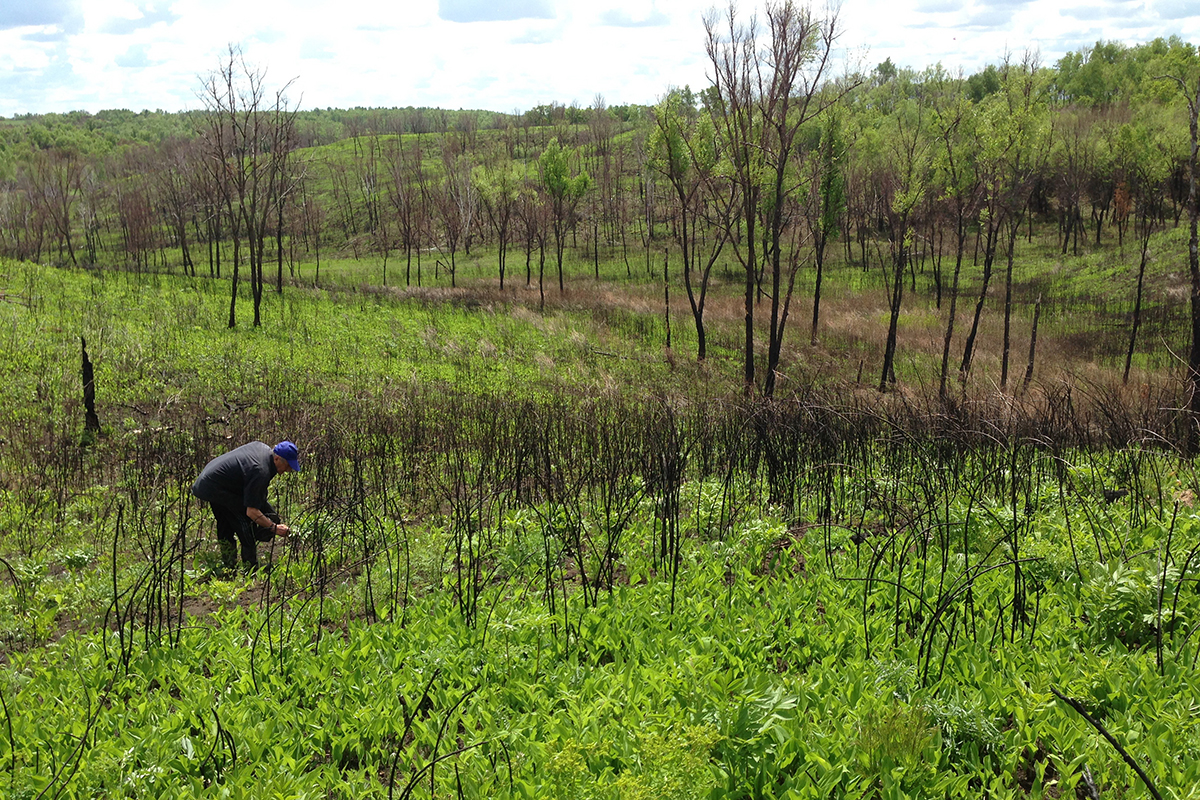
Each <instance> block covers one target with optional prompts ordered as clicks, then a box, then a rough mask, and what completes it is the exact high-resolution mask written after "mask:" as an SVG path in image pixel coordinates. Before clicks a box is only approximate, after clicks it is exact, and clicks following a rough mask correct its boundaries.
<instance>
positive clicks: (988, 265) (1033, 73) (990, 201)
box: [959, 56, 1048, 385]
mask: <svg viewBox="0 0 1200 800" xmlns="http://www.w3.org/2000/svg"><path fill="white" fill-rule="evenodd" d="M1000 78H1001V90H1000V91H999V92H997V93H996V94H993V95H989V96H988V98H986V100H985V101H984V102H983V103H981V104H980V120H979V121H980V124H979V127H978V131H979V154H978V158H977V159H976V163H975V167H976V169H977V171H978V179H979V182H980V185H981V188H982V191H983V198H984V200H983V203H982V205H981V207H980V211H979V225H980V228H981V229H982V233H983V235H984V246H983V275H982V279H981V281H980V289H979V299H978V301H977V302H976V304H975V314H974V317H973V319H972V322H971V330H970V332H969V333H968V334H967V338H966V342H965V343H964V346H963V358H962V362H961V364H960V365H959V376H960V379H961V380H963V381H965V380H966V379H967V376H968V375H969V373H970V370H971V363H972V358H973V356H974V352H975V339H976V337H977V335H978V332H979V321H980V318H981V316H982V314H983V307H984V302H985V300H986V299H987V293H988V288H989V285H990V283H991V279H992V272H993V269H994V266H995V259H996V253H997V249H998V247H999V245H1000V243H1001V236H1002V235H1004V236H1005V239H1006V243H1007V245H1008V247H1007V255H1008V266H1007V270H1006V280H1005V300H1004V305H1005V314H1004V319H1005V326H1004V328H1005V333H1004V357H1003V366H1002V368H1001V372H1002V375H1001V384H1002V385H1003V383H1004V379H1005V378H1006V377H1007V366H1008V344H1009V325H1010V321H1011V310H1012V263H1013V258H1014V252H1015V246H1016V238H1017V230H1018V226H1019V224H1020V221H1021V215H1022V214H1023V213H1024V210H1025V208H1026V206H1027V204H1028V201H1029V182H1030V180H1031V178H1032V176H1033V174H1034V166H1035V164H1036V161H1037V159H1039V158H1041V157H1043V154H1044V151H1045V137H1046V134H1047V132H1048V116H1047V108H1046V96H1045V91H1044V86H1045V78H1044V77H1043V76H1042V75H1040V74H1039V72H1038V70H1037V68H1036V64H1035V63H1034V61H1033V59H1032V58H1031V57H1029V56H1026V58H1025V59H1024V60H1023V61H1022V62H1021V63H1019V64H1017V63H1013V62H1007V63H1005V65H1004V66H1003V68H1002V69H1001V72H1000Z"/></svg>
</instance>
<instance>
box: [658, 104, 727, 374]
mask: <svg viewBox="0 0 1200 800" xmlns="http://www.w3.org/2000/svg"><path fill="white" fill-rule="evenodd" d="M690 94H691V93H690V92H687V93H686V94H685V93H683V92H681V91H678V90H677V91H672V92H670V93H669V94H668V95H667V96H666V97H665V98H663V100H662V102H661V103H659V104H658V107H657V108H656V109H655V111H654V130H653V132H652V133H651V134H650V137H649V140H648V142H647V145H646V146H647V148H648V149H649V151H650V164H651V166H652V167H653V168H654V169H655V170H656V171H658V172H659V173H660V174H662V175H663V177H665V178H666V179H667V182H668V183H669V184H670V185H671V189H672V192H673V195H674V200H675V212H676V214H677V217H678V220H679V224H678V225H677V226H676V227H675V230H676V241H677V243H678V244H679V250H680V255H681V256H682V262H683V284H684V288H685V290H686V291H687V296H688V303H689V305H690V307H691V311H692V321H693V322H694V323H695V326H696V359H697V360H698V361H703V360H704V359H705V357H706V355H707V348H706V341H707V339H706V336H705V328H704V303H705V300H706V298H707V295H708V286H709V277H710V275H711V274H712V268H713V265H714V264H715V263H716V261H717V258H718V257H719V256H720V254H721V251H722V250H723V249H724V246H725V243H726V241H727V239H728V235H729V225H728V224H727V223H728V217H729V212H730V209H731V206H732V197H731V195H730V193H729V189H730V188H731V187H732V184H731V183H730V182H729V181H726V180H723V179H722V178H721V176H720V175H719V174H718V173H717V157H718V144H717V141H716V130H715V129H714V128H713V124H712V118H711V117H709V116H708V115H699V114H697V113H696V109H695V106H694V104H693V100H692V98H691V96H690ZM706 218H715V220H716V222H717V224H716V225H712V227H713V229H714V236H713V237H712V238H710V239H708V240H707V241H706V242H705V245H704V251H705V252H704V253H703V255H701V254H700V252H699V249H700V246H701V244H700V237H699V236H698V235H697V228H698V227H699V226H700V225H702V224H703V223H704V222H705V221H706ZM710 223H711V219H710ZM694 273H695V274H696V275H697V276H698V277H697V278H695V279H694V278H693V274H694Z"/></svg>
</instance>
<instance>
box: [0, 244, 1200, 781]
mask: <svg viewBox="0 0 1200 800" xmlns="http://www.w3.org/2000/svg"><path fill="white" fill-rule="evenodd" d="M490 257H491V254H490V253H486V252H485V253H481V254H477V256H476V258H478V259H479V260H480V261H481V262H483V263H486V262H485V261H484V259H487V258H490ZM1030 258H1031V259H1033V258H1034V256H1033V255H1031V256H1030ZM470 263H471V262H467V264H468V265H469V264H470ZM1073 263H1074V262H1073ZM587 267H588V265H587V264H586V263H576V264H575V266H574V269H576V270H577V271H578V274H577V275H576V279H575V282H574V283H573V284H572V289H571V290H569V291H568V292H566V293H563V294H560V293H559V292H558V289H557V287H555V288H554V289H553V291H548V292H547V301H546V302H545V303H544V304H543V303H541V302H539V298H538V293H537V291H536V289H526V288H525V286H524V285H523V276H522V279H521V280H520V281H519V282H517V283H516V288H506V290H504V291H503V292H502V291H500V290H499V289H498V287H497V286H495V285H492V283H491V282H490V281H487V280H483V279H479V280H476V281H475V282H474V283H473V284H471V285H468V286H467V287H465V288H460V289H457V290H451V289H449V288H448V286H447V285H446V282H445V281H442V282H441V284H434V285H428V286H425V287H422V288H420V289H417V288H415V287H412V288H400V287H395V286H392V287H383V286H382V285H380V281H379V280H378V279H376V278H375V277H374V269H375V267H374V266H370V265H368V264H362V263H360V264H359V265H358V267H357V268H356V267H355V265H354V262H353V260H352V259H351V260H347V261H346V262H345V264H344V265H343V267H342V269H343V270H344V272H343V273H342V274H343V276H344V277H343V278H342V279H339V280H335V279H334V277H335V276H336V275H337V274H338V272H337V269H336V265H335V266H331V267H330V268H329V269H330V272H329V273H327V274H328V278H329V280H328V282H327V283H325V284H323V285H320V286H313V285H312V282H311V281H310V280H306V279H305V275H304V274H302V275H300V276H299V277H297V278H296V279H295V281H294V282H293V281H290V280H289V281H288V282H287V283H286V284H285V286H284V289H283V292H282V294H275V293H274V291H273V290H271V289H270V287H268V293H267V294H266V296H265V298H264V301H263V317H262V325H261V326H259V327H253V326H251V325H249V324H248V321H245V320H242V321H241V324H239V325H238V326H237V327H235V328H229V327H227V324H226V317H227V314H228V304H229V297H228V282H227V281H214V280H211V279H208V278H192V277H187V276H182V275H172V274H161V273H140V274H139V273H134V272H122V271H100V270H85V269H62V268H51V267H43V266H36V265H33V264H29V263H21V262H15V261H4V262H2V263H0V285H2V286H3V287H4V302H0V339H2V341H3V350H4V352H5V354H6V356H5V358H3V359H0V430H2V431H3V434H2V438H3V441H2V443H0V537H2V539H0V643H2V644H0V648H2V652H3V661H4V664H3V670H2V672H0V675H2V682H0V700H2V701H3V702H2V704H0V713H2V714H3V719H2V720H0V785H3V787H4V789H5V790H6V791H7V792H8V794H9V796H11V797H15V798H37V797H60V798H85V797H88V798H90V797H165V796H170V797H231V798H241V797H245V798H271V797H279V798H300V797H313V798H315V797H345V798H351V797H353V798H366V797H379V798H383V797H388V798H394V797H413V798H417V797H420V798H426V797H434V796H439V797H478V798H483V797H488V798H494V797H499V798H508V797H512V798H516V797H524V798H534V797H536V798H668V797H669V798H767V797H771V798H810V797H811V798H818V797H819V798H825V797H855V798H859V797H861V798H902V797H913V798H917V797H964V798H967V797H1016V798H1023V797H1066V796H1072V795H1074V796H1080V797H1092V796H1100V797H1106V798H1107V797H1176V798H1184V797H1191V796H1194V795H1195V794H1196V793H1197V792H1198V791H1200V728H1198V727H1197V726H1196V724H1195V719H1196V716H1197V713H1198V711H1200V709H1198V708H1197V700H1196V698H1197V697H1198V696H1200V685H1198V681H1197V677H1196V676H1197V672H1196V668H1195V665H1196V660H1197V658H1198V657H1200V649H1198V646H1200V643H1198V642H1197V640H1196V637H1195V635H1194V634H1195V631H1196V629H1197V626H1198V623H1200V595H1198V594H1197V590H1196V570H1197V563H1196V562H1197V558H1198V553H1200V515H1198V514H1197V510H1196V507H1195V498H1196V492H1197V491H1198V487H1197V486H1196V479H1195V474H1194V472H1193V469H1192V465H1191V462H1190V461H1189V460H1187V459H1185V458H1182V457H1180V456H1179V455H1177V454H1176V453H1175V451H1174V450H1173V449H1172V448H1170V447H1164V446H1163V442H1162V439H1161V437H1156V436H1154V435H1152V433H1153V430H1152V428H1153V426H1154V425H1159V423H1160V421H1161V420H1159V418H1157V417H1154V416H1153V412H1152V410H1147V408H1148V407H1154V406H1155V403H1156V402H1157V400H1158V399H1159V398H1156V397H1155V396H1153V391H1156V390H1154V389H1152V387H1153V385H1154V384H1153V383H1152V382H1149V381H1147V382H1145V383H1144V384H1143V385H1142V388H1141V391H1142V392H1143V394H1149V395H1150V396H1149V397H1147V399H1146V404H1145V405H1139V404H1138V403H1137V402H1136V401H1135V400H1129V399H1128V398H1126V397H1125V396H1123V395H1121V394H1120V392H1119V391H1118V390H1117V389H1115V388H1112V389H1109V388H1107V384H1102V383H1099V382H1093V383H1089V382H1088V380H1086V379H1084V378H1079V379H1078V382H1077V383H1075V384H1068V383H1066V380H1067V379H1066V378H1062V379H1058V378H1056V379H1054V380H1051V379H1047V380H1045V382H1044V383H1043V382H1041V381H1039V383H1038V384H1037V385H1035V387H1034V388H1033V389H1032V390H1031V391H1030V392H1029V393H1028V395H1025V396H1023V397H1022V398H1020V399H1016V398H1013V397H1008V398H1007V399H1006V398H1005V397H1004V396H1000V395H992V394H989V393H987V392H984V391H978V392H976V391H972V392H971V393H969V394H968V393H966V392H964V394H963V395H961V396H960V397H959V398H958V401H957V403H956V404H946V403H939V402H937V400H936V398H935V397H933V396H932V395H922V394H921V393H920V391H919V390H918V389H914V390H912V391H909V392H907V393H906V392H899V391H898V392H892V393H889V394H883V395H881V394H879V393H878V392H876V391H875V390H874V388H872V384H873V382H874V378H873V376H872V377H868V378H866V379H865V383H866V385H865V386H864V385H863V384H862V383H856V381H855V373H856V372H859V371H861V367H859V366H858V363H857V362H858V360H859V359H873V358H877V352H876V351H875V350H873V349H871V348H868V347H866V346H865V345H862V344H861V343H859V344H856V340H855V339H854V337H853V336H851V335H850V334H849V333H847V334H845V335H844V336H839V335H834V334H832V333H831V335H830V337H829V339H830V341H829V342H827V343H825V344H823V345H822V347H821V348H820V349H819V350H818V349H811V350H806V349H805V347H804V346H802V345H799V344H798V345H797V346H796V347H795V349H794V353H793V354H792V355H790V356H789V357H788V359H787V360H785V362H784V363H785V368H786V369H787V370H788V371H789V374H790V375H792V376H804V378H805V379H804V380H803V381H801V380H799V379H798V378H796V377H794V378H793V379H792V380H791V381H790V382H788V383H787V384H785V389H786V391H781V392H780V396H777V397H776V398H773V399H764V398H760V397H755V396H746V395H744V394H743V393H742V391H741V385H740V380H739V378H740V375H739V365H738V358H739V353H738V350H737V347H738V325H739V324H740V323H741V320H739V319H738V318H737V316H736V315H734V314H729V315H728V318H727V319H722V318H721V317H719V316H714V322H713V329H714V333H713V334H712V337H713V340H714V344H713V351H712V353H711V354H710V358H709V359H708V361H707V362H706V363H705V364H703V365H697V364H696V363H695V359H694V357H692V356H691V354H690V353H689V348H690V347H692V346H694V345H691V344H690V341H691V340H690V339H689V336H691V333H690V331H689V327H688V323H689V317H688V314H687V312H686V308H685V307H683V306H681V305H677V306H676V307H675V308H674V311H673V312H672V314H673V318H671V328H672V332H673V335H674V337H675V339H674V342H673V348H672V350H671V351H668V350H667V349H666V347H665V335H666V320H667V319H668V317H667V316H665V315H664V309H663V308H662V307H661V306H660V304H661V303H662V302H663V301H662V299H661V297H660V296H659V295H658V294H657V291H658V290H657V289H656V288H655V287H653V286H652V285H648V286H639V285H637V283H636V282H634V283H632V284H627V285H623V284H622V282H621V280H620V274H621V273H622V272H623V270H624V265H623V264H622V263H619V262H617V261H610V262H608V263H606V265H605V269H606V271H607V272H606V273H605V276H603V277H605V278H606V279H605V280H604V282H602V283H595V282H594V278H592V279H591V280H590V281H589V282H588V283H586V284H585V283H584V277H583V275H586V274H587ZM1076 268H1079V269H1087V270H1096V271H1097V274H1096V276H1095V277H1094V278H1088V280H1094V281H1095V284H1094V285H1095V286H1096V287H1098V288H1103V286H1104V285H1105V284H1106V283H1110V282H1111V279H1110V278H1109V277H1106V276H1105V275H1104V274H1103V269H1104V267H1103V264H1101V263H1098V262H1097V263H1096V264H1095V265H1093V266H1087V267H1076ZM355 269H357V270H358V272H355ZM463 269H464V270H466V272H464V273H462V274H464V275H465V274H469V271H470V270H471V269H472V267H470V266H467V267H464V268H463ZM860 279H861V276H857V275H856V273H855V271H854V269H852V268H850V267H846V268H845V270H844V271H843V272H842V273H835V274H834V275H833V277H831V286H833V287H835V289H834V290H831V291H836V287H838V286H839V285H842V286H846V287H851V286H852V285H853V281H855V280H860ZM1081 280H1083V278H1077V279H1076V281H1075V285H1081V284H1080V281H1081ZM731 291H733V292H736V287H734V289H733V290H731ZM846 297H847V300H846V302H847V303H848V304H850V303H852V302H855V298H856V297H859V296H858V295H856V294H855V293H853V292H852V291H851V290H850V289H849V288H847V289H846ZM1101 300H1103V298H1102V297H1098V299H1097V303H1100V301H1101ZM857 302H862V301H861V300H858V301H857ZM241 303H242V312H241V313H242V314H246V313H248V312H247V311H246V309H247V308H248V306H249V300H248V299H247V297H243V298H241ZM1097 307H1099V306H1097ZM847 308H849V305H847ZM929 313H930V314H932V313H933V312H932V311H930V312H929ZM911 316H912V320H913V323H912V327H911V328H906V333H907V335H910V336H912V337H914V338H913V339H911V340H910V341H913V342H916V341H918V338H917V337H919V335H920V334H919V330H918V329H919V327H920V319H921V315H920V314H919V313H916V312H914V313H913V314H912V315H911ZM864 324H865V323H864ZM1058 324H1061V325H1063V326H1067V324H1068V323H1067V322H1066V321H1063V322H1061V323H1058ZM935 334H936V331H935ZM1047 336H1048V338H1050V340H1052V341H1053V338H1052V337H1051V335H1050V334H1047ZM81 337H83V338H84V339H86V350H87V353H88V356H89V359H90V361H91V362H92V363H93V365H94V382H95V395H96V409H97V413H98V416H99V418H100V429H99V431H98V432H89V431H87V430H85V427H84V414H83V411H84V408H83V385H82V379H81V358H82V349H81ZM863 338H868V337H865V336H864V337H863ZM1064 341H1066V340H1064ZM856 347H857V348H860V349H858V350H856V349H855V348H856ZM1062 347H1063V350H1062V351H1060V352H1067V351H1068V350H1069V348H1068V347H1067V345H1066V344H1063V345H1062ZM913 349H914V350H915V349H916V348H915V345H914V346H913ZM928 358H930V359H932V356H928ZM874 363H875V362H872V361H868V370H873V369H875V367H874V366H873V364H874ZM929 363H932V361H930V362H929ZM918 367H919V364H918V362H917V360H916V359H914V360H913V361H912V364H911V366H910V367H904V368H903V369H910V368H911V369H913V370H914V374H915V372H916V370H917V369H918ZM1065 373H1066V371H1065V370H1064V374H1065ZM1060 380H1061V381H1062V382H1058V381H1060ZM918 386H919V384H918ZM1064 386H1071V387H1072V391H1073V394H1072V395H1071V399H1072V402H1073V405H1072V406H1071V411H1070V413H1069V414H1068V413H1067V412H1065V411H1064V409H1063V406H1062V404H1061V402H1060V401H1061V399H1062V395H1061V394H1060V393H1059V392H1061V391H1064V390H1063V388H1062V387H1064ZM1158 430H1159V432H1160V433H1162V432H1166V433H1170V431H1171V430H1172V429H1171V427H1170V423H1169V422H1166V423H1162V424H1161V425H1160V427H1159V429H1158ZM1164 435H1165V434H1164ZM256 438H257V439H262V440H264V441H268V442H271V441H275V440H279V439H283V438H289V439H292V440H294V441H296V442H298V443H299V444H300V447H301V451H302V461H303V465H304V469H303V471H302V472H301V473H300V474H298V475H287V476H283V477H281V478H279V479H277V480H276V481H275V482H274V484H273V488H272V496H273V498H274V499H276V500H278V503H277V506H278V507H279V508H280V510H281V512H282V513H283V515H284V517H285V519H287V520H288V521H289V522H290V523H291V524H292V525H293V529H294V534H293V536H292V537H290V538H289V540H288V541H287V542H286V543H285V542H282V541H277V542H276V543H274V544H273V545H261V546H260V551H261V557H262V558H263V559H264V561H266V562H268V563H269V566H267V567H265V568H264V569H262V570H260V571H259V572H257V573H254V574H248V575H247V574H229V573H226V572H224V571H223V570H221V569H220V560H219V558H218V556H217V552H216V544H215V541H214V540H213V523H212V519H211V517H210V516H209V514H208V511H207V509H205V508H203V507H202V506H201V505H200V504H199V503H198V502H196V501H195V500H194V499H192V498H191V497H190V495H189V494H188V487H189V486H190V484H191V481H192V480H193V479H194V477H195V475H196V474H197V473H198V471H199V469H200V468H201V467H202V466H203V464H204V463H205V462H206V461H207V460H208V459H209V458H211V457H212V456H214V455H216V454H218V453H220V452H223V451H224V450H226V449H229V448H230V447H233V446H236V445H237V444H240V443H242V442H243V441H248V440H250V439H256Z"/></svg>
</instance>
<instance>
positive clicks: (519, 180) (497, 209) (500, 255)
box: [475, 159, 525, 289]
mask: <svg viewBox="0 0 1200 800" xmlns="http://www.w3.org/2000/svg"><path fill="white" fill-rule="evenodd" d="M524 177H525V173H524V170H522V169H521V167H519V166H518V165H517V164H515V163H514V162H513V161H512V160H511V159H506V160H503V161H500V162H498V163H489V164H487V165H485V166H484V167H481V168H476V170H475V183H476V187H477V188H476V191H477V193H478V195H479V201H480V203H481V204H482V205H483V210H484V212H485V213H486V214H487V218H488V221H489V222H491V224H492V229H493V230H494V231H495V232H496V245H497V247H496V258H497V266H498V268H499V272H500V288H501V289H503V288H504V276H505V267H506V265H507V254H508V245H509V241H510V239H511V238H512V228H513V224H512V223H513V219H514V217H515V216H516V212H517V204H518V203H519V202H520V199H521V191H522V188H523V183H524Z"/></svg>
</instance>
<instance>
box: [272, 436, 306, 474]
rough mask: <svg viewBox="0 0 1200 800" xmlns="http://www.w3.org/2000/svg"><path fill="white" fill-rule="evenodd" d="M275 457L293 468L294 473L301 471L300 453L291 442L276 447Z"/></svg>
mask: <svg viewBox="0 0 1200 800" xmlns="http://www.w3.org/2000/svg"><path fill="white" fill-rule="evenodd" d="M274 449H275V455H277V456H279V457H280V458H282V459H283V460H284V461H286V462H287V463H288V466H289V467H291V468H292V471H293V472H299V471H300V451H299V450H298V449H297V448H296V445H294V444H292V443H291V442H280V443H279V444H277V445H275V448H274Z"/></svg>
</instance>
